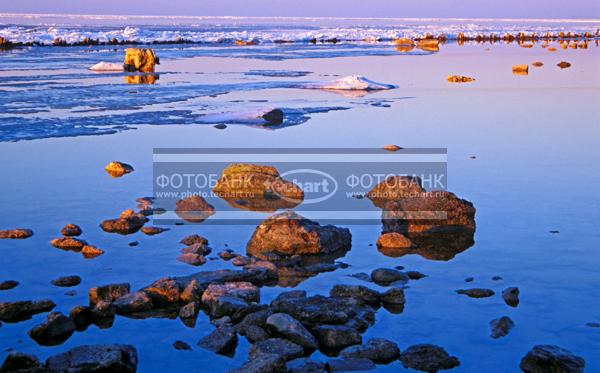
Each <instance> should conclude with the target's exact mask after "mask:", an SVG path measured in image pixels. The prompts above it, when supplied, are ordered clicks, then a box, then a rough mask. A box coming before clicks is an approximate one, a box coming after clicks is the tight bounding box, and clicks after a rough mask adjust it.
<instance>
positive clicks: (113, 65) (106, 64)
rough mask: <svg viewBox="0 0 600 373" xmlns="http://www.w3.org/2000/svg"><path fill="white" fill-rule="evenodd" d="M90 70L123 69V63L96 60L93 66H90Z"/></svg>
mask: <svg viewBox="0 0 600 373" xmlns="http://www.w3.org/2000/svg"><path fill="white" fill-rule="evenodd" d="M90 70H93V71H123V64H122V63H114V62H104V61H102V62H98V63H97V64H95V65H94V66H92V67H90Z"/></svg>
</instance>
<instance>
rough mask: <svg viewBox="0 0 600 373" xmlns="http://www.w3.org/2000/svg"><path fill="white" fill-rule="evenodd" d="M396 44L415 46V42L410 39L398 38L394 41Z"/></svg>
mask: <svg viewBox="0 0 600 373" xmlns="http://www.w3.org/2000/svg"><path fill="white" fill-rule="evenodd" d="M394 44H396V45H415V42H414V41H413V40H412V39H408V38H397V39H394Z"/></svg>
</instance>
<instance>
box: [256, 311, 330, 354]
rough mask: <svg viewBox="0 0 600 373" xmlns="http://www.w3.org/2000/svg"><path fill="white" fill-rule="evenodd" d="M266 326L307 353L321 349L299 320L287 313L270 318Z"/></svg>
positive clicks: (276, 314) (273, 315)
mask: <svg viewBox="0 0 600 373" xmlns="http://www.w3.org/2000/svg"><path fill="white" fill-rule="evenodd" d="M265 325H266V327H267V329H268V330H270V331H272V332H273V333H274V334H278V335H281V336H282V337H283V338H285V339H287V340H290V341H292V342H294V343H296V344H297V345H299V346H302V347H303V348H304V350H305V351H313V350H316V349H317V348H318V347H319V343H318V342H317V340H316V339H315V337H313V335H312V334H310V332H309V331H308V330H307V329H306V328H305V327H304V325H302V323H300V322H299V321H298V320H296V319H295V318H293V317H292V316H290V315H288V314H286V313H274V314H272V315H271V316H269V317H268V318H267V319H266V321H265Z"/></svg>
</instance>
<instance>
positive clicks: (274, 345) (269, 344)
mask: <svg viewBox="0 0 600 373" xmlns="http://www.w3.org/2000/svg"><path fill="white" fill-rule="evenodd" d="M262 354H277V355H279V356H281V357H282V358H283V359H284V360H286V361H288V360H293V359H296V358H299V357H301V356H303V355H304V349H303V348H302V347H301V346H298V345H297V344H295V343H293V342H290V341H288V340H286V339H281V338H269V339H266V340H264V341H261V342H258V343H256V344H254V345H252V346H251V347H250V350H249V352H248V356H249V357H250V358H251V359H252V358H254V357H256V356H258V355H262Z"/></svg>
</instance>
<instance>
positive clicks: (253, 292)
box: [202, 281, 260, 304]
mask: <svg viewBox="0 0 600 373" xmlns="http://www.w3.org/2000/svg"><path fill="white" fill-rule="evenodd" d="M221 296H229V297H235V298H239V299H241V300H243V301H245V302H257V303H258V302H260V289H259V288H258V287H256V286H255V285H254V284H252V283H250V282H244V281H240V282H226V283H224V284H210V285H208V287H207V288H206V290H205V291H204V293H203V294H202V302H203V303H205V304H210V303H212V302H215V301H216V300H217V298H218V297H221Z"/></svg>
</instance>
